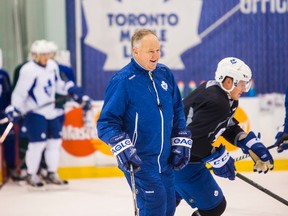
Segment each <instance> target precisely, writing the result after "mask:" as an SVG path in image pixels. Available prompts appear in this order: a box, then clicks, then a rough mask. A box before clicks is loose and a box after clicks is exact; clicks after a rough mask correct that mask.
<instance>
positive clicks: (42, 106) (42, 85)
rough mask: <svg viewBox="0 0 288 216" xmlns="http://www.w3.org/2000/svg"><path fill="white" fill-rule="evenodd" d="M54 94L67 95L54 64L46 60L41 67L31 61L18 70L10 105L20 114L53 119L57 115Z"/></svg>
mask: <svg viewBox="0 0 288 216" xmlns="http://www.w3.org/2000/svg"><path fill="white" fill-rule="evenodd" d="M69 87H71V85H70V86H69ZM56 93H58V94H61V95H67V94H68V92H67V85H66V83H65V82H64V81H63V80H62V79H61V78H60V75H59V69H58V65H57V64H56V62H55V61H53V60H48V62H47V65H46V66H42V65H40V64H38V63H36V62H34V61H32V60H31V61H29V62H27V63H26V64H25V65H23V67H22V68H21V70H20V74H19V79H18V81H17V84H16V86H15V89H14V91H13V93H12V99H11V104H12V105H13V106H14V107H15V108H16V109H18V110H19V111H20V112H21V113H22V114H25V113H27V112H31V111H32V112H34V113H37V114H39V115H42V116H44V117H45V118H46V119H53V118H55V117H56V116H58V115H59V113H58V110H56V109H55V104H54V103H53V102H54V101H55V94H56Z"/></svg>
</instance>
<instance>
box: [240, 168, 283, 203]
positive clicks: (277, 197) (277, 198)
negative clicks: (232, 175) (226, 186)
mask: <svg viewBox="0 0 288 216" xmlns="http://www.w3.org/2000/svg"><path fill="white" fill-rule="evenodd" d="M236 176H237V177H238V178H239V179H241V180H243V181H245V182H246V183H248V184H250V185H252V186H253V187H255V188H257V189H258V190H261V191H262V192H264V193H266V194H267V195H269V196H271V197H273V198H274V199H276V200H278V201H279V202H281V203H283V204H284V205H286V206H288V201H287V200H285V199H284V198H282V197H280V196H278V195H277V194H275V193H273V192H271V191H270V190H268V189H267V188H264V187H262V186H261V185H259V184H257V183H256V182H254V181H252V180H251V179H249V178H247V177H245V176H243V175H242V174H241V173H236Z"/></svg>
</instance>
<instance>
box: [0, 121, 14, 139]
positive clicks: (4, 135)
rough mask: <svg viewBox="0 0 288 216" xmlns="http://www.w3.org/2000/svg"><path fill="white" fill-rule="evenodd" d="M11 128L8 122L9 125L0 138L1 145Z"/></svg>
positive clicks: (10, 123) (11, 125)
mask: <svg viewBox="0 0 288 216" xmlns="http://www.w3.org/2000/svg"><path fill="white" fill-rule="evenodd" d="M12 127H13V123H12V122H9V124H8V125H7V127H6V128H5V130H4V132H3V134H2V135H1V137H0V144H2V143H3V142H4V140H5V139H6V137H7V136H8V134H9V132H10V130H11V129H12Z"/></svg>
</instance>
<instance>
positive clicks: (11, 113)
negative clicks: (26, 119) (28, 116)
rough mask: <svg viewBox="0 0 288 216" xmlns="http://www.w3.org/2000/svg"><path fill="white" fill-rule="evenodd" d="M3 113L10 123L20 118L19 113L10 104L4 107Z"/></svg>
mask: <svg viewBox="0 0 288 216" xmlns="http://www.w3.org/2000/svg"><path fill="white" fill-rule="evenodd" d="M5 114H6V116H7V118H8V120H9V121H10V122H12V123H18V122H19V120H20V118H21V113H20V112H19V111H18V110H17V109H16V108H15V107H14V106H12V105H9V106H8V107H6V109H5Z"/></svg>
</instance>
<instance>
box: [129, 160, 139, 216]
mask: <svg viewBox="0 0 288 216" xmlns="http://www.w3.org/2000/svg"><path fill="white" fill-rule="evenodd" d="M130 179H131V187H132V197H133V204H134V215H135V216H139V212H138V207H137V201H136V186H135V178H134V170H133V165H132V164H130Z"/></svg>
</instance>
